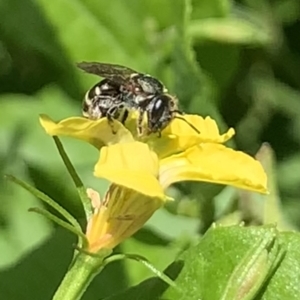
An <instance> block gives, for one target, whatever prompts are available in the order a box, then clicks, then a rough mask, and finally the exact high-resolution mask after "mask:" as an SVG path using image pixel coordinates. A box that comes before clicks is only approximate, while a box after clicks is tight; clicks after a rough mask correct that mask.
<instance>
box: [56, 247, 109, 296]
mask: <svg viewBox="0 0 300 300" xmlns="http://www.w3.org/2000/svg"><path fill="white" fill-rule="evenodd" d="M104 257H105V256H100V255H99V256H94V255H93V256H91V255H89V254H86V253H83V252H79V253H78V254H77V256H76V257H75V259H74V261H73V264H72V266H71V267H70V269H69V270H68V272H67V274H66V275H65V277H64V279H63V281H62V282H61V284H60V286H59V287H58V289H57V291H56V292H55V295H54V297H53V300H66V299H68V300H78V299H80V298H81V297H82V295H83V294H84V292H85V291H86V289H87V288H88V286H89V284H90V283H91V281H92V280H93V278H94V277H95V276H96V275H97V274H98V273H99V272H100V271H101V270H102V269H103V268H104V264H103V259H104Z"/></svg>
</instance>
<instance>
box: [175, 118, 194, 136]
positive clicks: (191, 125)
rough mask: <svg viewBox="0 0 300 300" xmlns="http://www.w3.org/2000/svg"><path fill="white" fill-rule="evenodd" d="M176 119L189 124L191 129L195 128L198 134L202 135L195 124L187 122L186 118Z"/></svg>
mask: <svg viewBox="0 0 300 300" xmlns="http://www.w3.org/2000/svg"><path fill="white" fill-rule="evenodd" d="M175 119H180V120H182V121H184V122H185V123H187V124H188V125H189V126H190V127H191V128H193V129H194V130H195V131H196V132H197V133H198V134H200V131H199V130H198V129H197V128H196V127H195V126H194V125H193V124H191V123H190V122H189V121H187V120H186V119H185V118H184V117H181V116H175Z"/></svg>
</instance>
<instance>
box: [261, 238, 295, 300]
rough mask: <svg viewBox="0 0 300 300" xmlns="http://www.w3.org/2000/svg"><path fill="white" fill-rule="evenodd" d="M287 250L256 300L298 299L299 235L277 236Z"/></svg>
mask: <svg viewBox="0 0 300 300" xmlns="http://www.w3.org/2000/svg"><path fill="white" fill-rule="evenodd" d="M279 240H280V242H281V243H283V244H284V245H285V248H286V249H287V251H286V254H285V256H284V259H283V261H282V262H281V264H280V266H279V268H278V269H277V270H276V272H275V274H274V276H273V277H272V278H271V279H270V281H269V282H268V284H267V286H266V288H265V290H264V291H263V295H262V297H261V298H260V297H258V298H256V300H258V299H261V300H273V299H289V300H296V299H300V272H299V269H300V234H299V233H298V232H297V233H296V232H284V233H281V234H280V236H279Z"/></svg>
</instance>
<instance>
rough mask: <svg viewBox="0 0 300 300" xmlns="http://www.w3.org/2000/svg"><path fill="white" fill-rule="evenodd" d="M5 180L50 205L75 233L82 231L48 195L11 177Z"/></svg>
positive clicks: (6, 176)
mask: <svg viewBox="0 0 300 300" xmlns="http://www.w3.org/2000/svg"><path fill="white" fill-rule="evenodd" d="M5 178H6V179H7V180H10V181H11V182H13V183H15V184H17V185H19V186H21V187H22V188H23V189H25V190H27V191H28V192H29V193H30V194H32V195H33V196H35V197H37V198H38V199H40V200H42V201H43V202H45V203H47V204H48V205H50V206H51V207H52V208H53V209H55V210H56V211H57V212H59V213H60V214H61V215H62V216H64V217H65V218H66V220H67V221H68V222H69V223H70V224H72V225H73V226H74V227H75V228H76V230H77V231H82V230H81V227H80V225H79V223H78V222H77V220H76V219H75V218H74V217H73V216H72V215H71V214H70V213H69V212H68V211H66V210H65V209H64V208H63V207H61V206H60V205H59V204H57V203H56V202H55V201H54V200H53V199H51V198H50V197H49V196H48V195H46V194H44V193H43V192H41V191H40V190H38V189H36V188H35V187H33V186H31V185H29V184H27V183H26V182H24V181H22V180H20V179H18V178H16V177H14V176H12V175H5Z"/></svg>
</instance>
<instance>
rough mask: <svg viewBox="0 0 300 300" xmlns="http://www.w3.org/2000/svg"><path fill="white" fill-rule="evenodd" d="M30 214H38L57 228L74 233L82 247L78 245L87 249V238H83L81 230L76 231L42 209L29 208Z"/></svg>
mask: <svg viewBox="0 0 300 300" xmlns="http://www.w3.org/2000/svg"><path fill="white" fill-rule="evenodd" d="M29 211H30V212H35V213H38V214H40V215H42V216H44V217H46V218H47V219H49V220H51V221H53V222H54V223H56V224H58V225H59V226H61V227H63V228H65V229H67V230H69V231H70V232H72V233H74V234H75V235H77V236H78V237H79V239H81V240H80V241H81V243H82V245H80V246H81V247H82V248H83V249H85V248H87V246H88V244H89V242H88V240H87V237H86V236H85V234H84V233H83V232H82V231H81V230H77V229H76V228H75V227H74V226H72V225H70V224H69V223H67V222H65V221H64V220H62V219H60V218H58V217H56V216H55V215H53V214H51V213H49V212H48V211H47V210H45V209H42V208H38V207H32V208H29Z"/></svg>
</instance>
